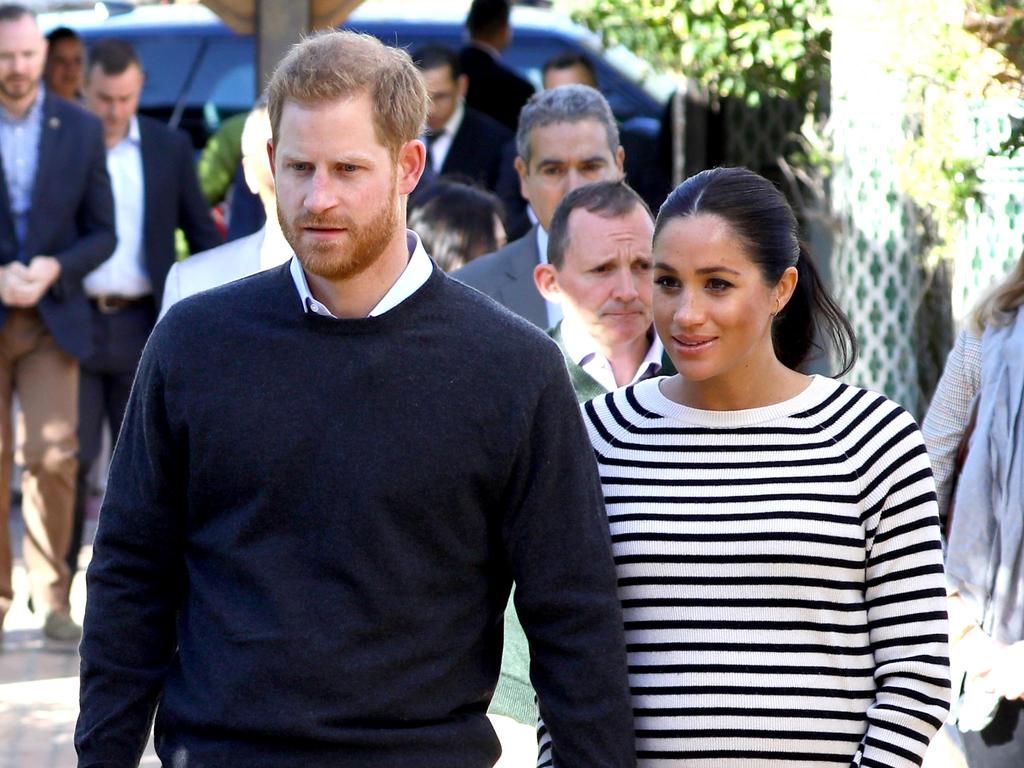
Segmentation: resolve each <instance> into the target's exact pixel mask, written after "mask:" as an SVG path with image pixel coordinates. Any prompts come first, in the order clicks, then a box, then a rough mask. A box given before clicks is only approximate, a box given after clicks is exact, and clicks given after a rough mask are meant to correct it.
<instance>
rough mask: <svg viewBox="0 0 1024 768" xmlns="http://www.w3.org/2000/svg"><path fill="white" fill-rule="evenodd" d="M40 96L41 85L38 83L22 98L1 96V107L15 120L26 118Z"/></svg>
mask: <svg viewBox="0 0 1024 768" xmlns="http://www.w3.org/2000/svg"><path fill="white" fill-rule="evenodd" d="M38 96H39V85H38V84H37V85H36V87H35V88H33V89H32V91H31V92H30V93H28V94H27V95H26V96H24V97H22V98H20V99H8V98H6V97H5V96H0V107H3V108H4V109H5V110H6V111H7V113H8V114H9V115H10V116H11V117H13V118H14V119H15V120H24V119H25V115H27V114H28V112H29V110H30V109H32V105H33V104H35V102H36V98H37V97H38Z"/></svg>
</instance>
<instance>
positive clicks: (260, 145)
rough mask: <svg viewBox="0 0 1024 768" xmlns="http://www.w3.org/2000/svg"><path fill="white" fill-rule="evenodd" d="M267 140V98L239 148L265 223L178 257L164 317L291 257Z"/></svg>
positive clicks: (255, 111) (248, 186) (249, 186)
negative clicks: (184, 302) (179, 305)
mask: <svg viewBox="0 0 1024 768" xmlns="http://www.w3.org/2000/svg"><path fill="white" fill-rule="evenodd" d="M268 141H270V115H269V114H268V113H267V105H266V102H265V101H264V100H261V101H260V102H259V103H258V104H257V106H256V107H254V108H253V110H252V111H251V112H250V113H249V114H248V116H247V117H246V119H245V126H244V129H243V130H242V139H241V147H242V174H243V177H244V179H245V183H246V191H247V192H249V193H250V194H252V195H255V196H256V197H257V199H259V201H260V204H261V206H262V209H263V214H264V223H263V226H262V227H260V228H259V229H258V230H257V231H256V232H254V233H253V234H251V235H246V236H245V237H241V238H238V239H237V240H230V241H228V242H226V243H224V244H223V245H219V246H217V247H216V248H213V249H211V250H209V251H204V252H203V253H197V254H196V255H194V256H191V257H189V258H187V259H185V260H184V261H179V262H176V263H175V264H174V265H173V266H172V267H171V271H170V272H168V273H167V283H166V284H165V286H164V298H163V304H162V305H161V308H160V317H163V316H164V315H165V314H166V313H167V310H168V309H170V308H171V306H173V305H174V304H175V302H178V301H181V300H182V299H184V298H185V297H186V296H191V295H192V294H194V293H199V292H200V291H205V290H207V289H209V288H215V287H217V286H218V285H224V284H225V283H230V282H231V281H232V280H238V279H240V278H243V277H246V276H248V275H252V274H255V273H256V272H261V271H262V270H264V269H270V268H271V267H276V266H277V265H279V264H283V263H284V262H285V261H287V260H288V259H289V258H291V254H292V249H291V246H290V245H288V243H287V241H285V239H284V235H283V234H282V233H281V225H280V224H279V223H278V218H277V195H276V193H275V191H274V177H273V175H272V174H271V172H270V159H269V157H268V156H267V142H268Z"/></svg>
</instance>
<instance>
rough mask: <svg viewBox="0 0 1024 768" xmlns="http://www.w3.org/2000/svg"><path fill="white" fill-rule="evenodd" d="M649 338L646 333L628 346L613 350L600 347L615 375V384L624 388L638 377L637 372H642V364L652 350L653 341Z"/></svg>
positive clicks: (612, 348) (619, 346) (622, 345)
mask: <svg viewBox="0 0 1024 768" xmlns="http://www.w3.org/2000/svg"><path fill="white" fill-rule="evenodd" d="M647 336H648V335H647V334H646V333H645V334H643V335H642V336H640V337H639V338H636V339H633V341H631V342H629V343H628V344H620V345H618V346H616V347H611V348H604V347H602V346H601V345H598V349H599V350H601V354H602V355H604V357H605V359H606V360H607V361H608V363H609V365H611V367H612V373H614V374H615V383H616V384H617V385H618V386H620V387H623V386H625V385H626V384H629V383H630V382H632V381H633V379H634V378H635V377H636V374H637V372H638V371H639V370H640V364H641V363H643V361H644V358H645V357H647V353H648V352H649V351H650V349H651V340H650V339H649V338H648V337H647Z"/></svg>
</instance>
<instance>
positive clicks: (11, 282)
mask: <svg viewBox="0 0 1024 768" xmlns="http://www.w3.org/2000/svg"><path fill="white" fill-rule="evenodd" d="M45 53H46V44H45V42H44V40H43V35H42V33H41V32H40V31H39V26H38V25H37V24H36V20H35V16H34V15H33V14H32V12H31V11H29V10H28V9H27V8H25V7H24V6H18V5H0V150H2V152H0V160H2V167H3V184H0V625H2V623H3V617H4V615H5V614H6V612H7V609H8V608H9V607H10V604H11V600H12V599H13V596H14V595H13V591H12V589H11V548H10V531H9V528H8V518H9V513H10V476H11V474H10V473H11V460H12V432H13V429H12V424H11V397H12V395H13V394H14V392H17V394H18V399H19V401H20V403H21V418H20V419H19V446H18V448H19V454H20V457H21V459H22V463H23V464H24V467H25V474H24V476H23V482H22V490H23V504H22V515H23V517H24V519H25V531H26V536H25V547H24V552H25V564H26V565H27V567H28V571H29V577H30V580H31V591H32V597H33V599H34V601H35V605H36V607H37V609H41V610H42V612H43V614H44V616H45V622H44V625H43V631H44V632H45V634H46V635H47V636H49V637H51V638H54V639H57V640H69V641H72V640H77V639H78V637H79V636H80V634H81V630H80V629H79V627H78V626H77V625H76V624H75V623H74V622H73V621H72V619H71V616H70V614H69V612H68V581H69V572H68V568H67V565H66V563H65V562H64V556H65V554H66V553H67V549H68V538H69V536H70V534H71V509H72V505H73V503H74V489H75V466H76V460H75V451H76V450H77V447H78V446H77V440H76V439H75V426H76V421H77V410H78V360H79V359H81V358H82V357H85V356H86V355H88V354H89V351H90V346H91V338H90V335H91V334H90V318H89V305H88V303H87V302H86V300H85V294H84V293H83V292H82V278H83V277H84V276H85V275H86V274H88V273H89V272H90V271H92V270H93V269H95V268H96V267H97V266H98V265H99V264H100V263H101V262H102V261H103V260H104V259H105V258H107V256H109V255H110V254H111V252H112V251H113V250H114V243H115V240H116V235H115V232H114V203H113V199H112V197H111V193H110V179H109V177H108V176H107V168H106V158H105V153H104V148H103V131H102V128H101V127H100V123H99V121H98V120H96V118H94V117H92V116H91V115H89V114H88V113H86V112H85V111H84V110H82V109H80V108H79V107H77V106H74V105H72V104H71V103H70V102H67V101H65V100H64V99H61V98H58V97H55V96H52V95H50V94H47V93H46V91H45V89H43V88H42V87H41V86H40V81H41V78H42V73H43V62H44V57H45Z"/></svg>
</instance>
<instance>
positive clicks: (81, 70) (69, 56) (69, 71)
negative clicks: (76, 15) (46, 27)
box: [43, 27, 85, 101]
mask: <svg viewBox="0 0 1024 768" xmlns="http://www.w3.org/2000/svg"><path fill="white" fill-rule="evenodd" d="M46 41H47V48H46V66H45V67H44V68H43V82H44V83H45V85H46V89H47V90H48V91H50V92H51V93H55V94H57V95H58V96H60V97H61V98H63V99H67V100H68V101H81V100H82V91H83V89H84V88H85V44H84V43H83V42H82V38H80V37H79V36H78V33H77V32H75V30H73V29H69V28H68V27H56V28H54V29H51V30H50V31H49V32H48V33H47V35H46Z"/></svg>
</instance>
